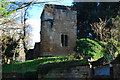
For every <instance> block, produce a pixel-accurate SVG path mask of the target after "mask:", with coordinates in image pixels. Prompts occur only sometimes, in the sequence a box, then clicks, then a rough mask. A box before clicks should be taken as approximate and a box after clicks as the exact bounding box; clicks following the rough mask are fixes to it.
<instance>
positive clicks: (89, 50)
mask: <svg viewBox="0 0 120 80" xmlns="http://www.w3.org/2000/svg"><path fill="white" fill-rule="evenodd" d="M76 44H77V45H76V47H75V51H76V52H77V53H78V54H80V56H83V57H85V56H89V57H91V58H93V59H95V60H97V59H99V58H101V57H103V54H102V52H101V50H102V46H101V45H100V44H98V42H96V41H93V40H90V39H79V40H77V41H76Z"/></svg>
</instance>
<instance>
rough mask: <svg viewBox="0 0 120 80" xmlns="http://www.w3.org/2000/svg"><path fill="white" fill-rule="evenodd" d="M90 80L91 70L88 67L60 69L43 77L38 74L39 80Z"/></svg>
mask: <svg viewBox="0 0 120 80" xmlns="http://www.w3.org/2000/svg"><path fill="white" fill-rule="evenodd" d="M46 79H50V80H57V79H61V80H63V79H65V80H78V79H79V80H90V79H91V69H90V67H89V66H88V65H83V66H73V67H60V68H55V69H52V70H50V71H49V72H48V73H47V74H44V75H41V71H39V72H38V80H46Z"/></svg>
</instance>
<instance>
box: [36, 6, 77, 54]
mask: <svg viewBox="0 0 120 80" xmlns="http://www.w3.org/2000/svg"><path fill="white" fill-rule="evenodd" d="M76 17H77V12H76V11H75V10H73V9H72V7H71V6H61V5H50V4H47V5H45V8H44V10H43V13H42V15H41V33H40V35H41V42H40V44H39V45H38V43H37V47H36V48H35V50H34V54H38V53H39V56H69V55H71V54H72V53H74V51H73V49H74V47H75V45H76V38H77V35H76V30H77V25H76V24H77V18H76Z"/></svg>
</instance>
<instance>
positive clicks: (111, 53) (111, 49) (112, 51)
mask: <svg viewBox="0 0 120 80" xmlns="http://www.w3.org/2000/svg"><path fill="white" fill-rule="evenodd" d="M99 44H100V45H101V46H102V47H103V50H102V52H103V53H104V57H105V58H106V59H107V60H108V61H112V60H113V59H115V58H116V57H117V55H118V54H120V42H118V41H116V40H114V39H109V40H108V41H107V42H102V41H100V42H99Z"/></svg>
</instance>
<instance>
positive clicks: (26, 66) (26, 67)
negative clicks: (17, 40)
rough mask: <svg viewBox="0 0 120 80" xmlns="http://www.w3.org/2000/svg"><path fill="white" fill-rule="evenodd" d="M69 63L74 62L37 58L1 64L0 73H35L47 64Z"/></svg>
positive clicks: (66, 59)
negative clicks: (0, 70)
mask: <svg viewBox="0 0 120 80" xmlns="http://www.w3.org/2000/svg"><path fill="white" fill-rule="evenodd" d="M69 61H75V60H74V58H73V57H48V58H38V59H34V60H27V61H24V62H15V63H11V64H3V66H2V72H3V73H11V72H18V73H25V72H35V71H36V70H37V68H38V66H44V65H45V64H49V63H61V62H67V64H68V62H69ZM81 63H85V62H83V61H82V62H81ZM69 64H70V63H69Z"/></svg>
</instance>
